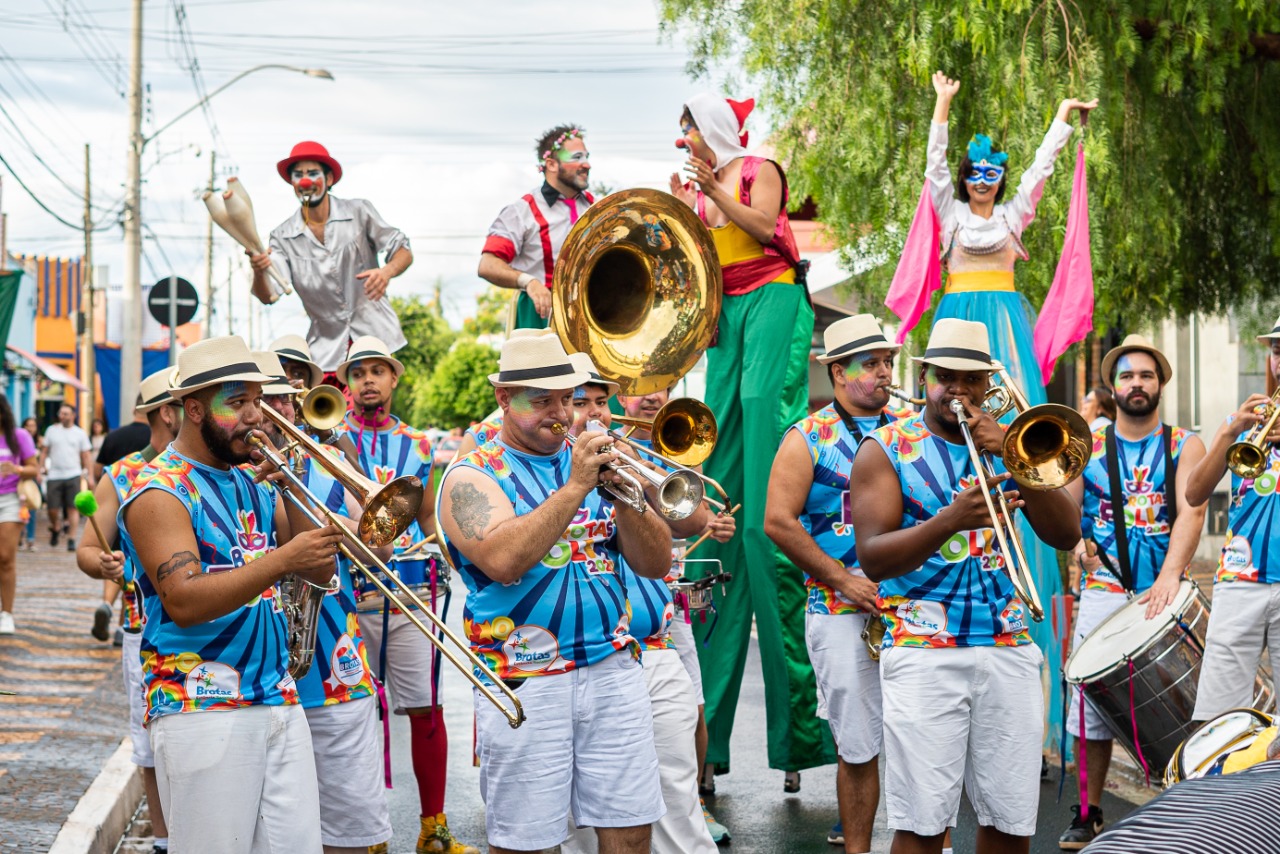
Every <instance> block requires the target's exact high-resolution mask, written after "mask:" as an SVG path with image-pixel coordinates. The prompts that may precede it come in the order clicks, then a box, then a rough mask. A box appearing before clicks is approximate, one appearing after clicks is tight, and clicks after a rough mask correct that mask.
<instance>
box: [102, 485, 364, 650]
mask: <svg viewBox="0 0 1280 854" xmlns="http://www.w3.org/2000/svg"><path fill="white" fill-rule="evenodd" d="M124 523H125V526H126V527H127V528H128V529H129V532H130V534H131V535H132V538H133V542H134V545H135V546H137V549H138V560H139V562H140V563H141V564H142V568H143V569H144V570H145V571H146V573H147V577H148V578H149V579H150V580H151V584H152V586H154V587H155V589H156V590H157V591H158V592H159V594H160V599H161V601H162V602H163V603H164V609H165V611H166V612H167V613H168V615H169V617H170V618H171V619H172V620H173V621H174V622H175V623H177V624H178V625H179V626H180V627H182V628H189V627H191V626H195V625H199V624H200V623H207V622H209V621H211V620H216V619H217V618H219V617H222V616H224V615H226V614H230V613H231V612H232V611H234V610H235V609H237V608H239V607H241V606H243V605H247V604H248V603H249V602H252V601H253V600H254V599H255V598H256V597H258V596H260V595H261V594H262V591H264V590H266V589H267V588H268V587H271V586H272V585H273V584H275V583H276V582H277V581H279V580H280V579H281V578H282V577H283V576H284V575H285V573H287V572H300V573H309V574H310V577H311V578H312V580H314V581H316V582H317V583H323V581H324V580H325V579H326V578H327V576H325V577H324V578H322V577H321V576H322V575H324V573H325V570H326V568H327V570H328V574H329V575H332V573H333V568H334V562H333V555H334V544H335V543H336V542H337V541H338V539H339V537H340V536H341V535H340V533H339V532H338V529H337V528H334V527H332V526H328V527H325V528H321V529H318V530H310V531H304V532H302V533H299V534H295V535H294V536H293V538H292V539H291V540H289V542H288V543H287V544H285V545H284V546H282V547H280V548H278V549H276V550H275V551H272V552H268V553H267V554H265V555H263V556H262V557H260V558H258V559H257V560H251V561H249V562H248V563H246V564H245V565H244V566H240V567H236V568H235V569H231V570H227V571H225V572H216V573H212V574H210V573H207V572H205V568H204V567H203V566H201V564H200V558H199V557H198V555H199V554H200V547H199V545H198V544H197V543H196V536H195V531H194V530H193V529H192V527H191V516H190V515H189V514H188V513H187V509H186V508H185V507H183V506H182V502H180V501H179V500H178V499H177V498H175V497H174V496H172V495H170V494H169V493H167V492H165V491H164V490H161V489H149V490H147V491H146V492H144V493H143V494H141V495H139V496H138V497H137V498H136V499H134V501H133V502H132V503H131V504H129V505H128V507H126V508H125V517H124Z"/></svg>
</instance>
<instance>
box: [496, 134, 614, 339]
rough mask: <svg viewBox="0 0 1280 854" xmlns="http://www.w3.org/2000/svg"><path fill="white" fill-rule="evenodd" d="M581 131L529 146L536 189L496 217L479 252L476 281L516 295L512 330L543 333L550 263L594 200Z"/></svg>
mask: <svg viewBox="0 0 1280 854" xmlns="http://www.w3.org/2000/svg"><path fill="white" fill-rule="evenodd" d="M585 134H586V131H584V130H583V129H582V128H581V127H580V126H578V125H556V126H555V127H553V128H551V129H550V130H548V131H546V132H544V133H543V134H542V135H541V136H539V137H538V139H537V141H536V142H535V144H534V150H535V151H536V152H537V158H538V171H539V172H541V173H542V178H543V180H542V186H541V187H538V188H537V189H535V190H533V191H531V192H528V193H525V194H524V195H523V196H521V197H520V199H519V201H515V202H512V203H511V204H509V205H507V206H506V207H505V208H503V209H502V210H501V211H500V212H499V213H498V218H497V219H495V220H494V221H493V224H492V225H490V226H489V235H488V237H486V238H485V241H484V249H482V250H481V252H480V267H479V269H478V270H477V271H476V272H477V275H479V276H480V278H482V279H484V280H485V281H487V282H490V283H491V284H494V285H497V286H498V287H500V288H514V289H515V290H518V291H520V294H519V296H518V297H517V300H516V312H515V324H514V328H516V329H530V328H533V329H545V328H546V326H547V322H548V318H550V317H551V285H552V277H553V275H554V272H555V265H556V258H558V257H559V256H560V247H561V245H562V244H563V243H564V238H565V235H567V234H568V233H569V229H570V228H572V227H573V224H574V223H575V222H577V221H578V217H580V216H582V213H583V211H585V210H586V209H587V207H588V206H590V205H591V203H592V202H594V201H595V198H594V197H593V196H592V195H591V194H590V193H588V192H587V181H588V179H589V178H590V177H591V158H590V155H589V154H588V153H587V143H586V140H585Z"/></svg>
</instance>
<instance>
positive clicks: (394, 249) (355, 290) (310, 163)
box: [250, 142, 413, 372]
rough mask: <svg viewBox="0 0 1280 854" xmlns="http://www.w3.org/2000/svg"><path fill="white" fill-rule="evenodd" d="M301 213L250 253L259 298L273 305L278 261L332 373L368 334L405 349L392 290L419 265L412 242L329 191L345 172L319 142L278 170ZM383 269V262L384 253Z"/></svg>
mask: <svg viewBox="0 0 1280 854" xmlns="http://www.w3.org/2000/svg"><path fill="white" fill-rule="evenodd" d="M276 171H277V172H279V173H280V177H281V178H283V179H284V180H285V181H287V182H288V183H289V184H290V185H291V186H292V187H293V192H294V195H295V196H296V197H297V198H298V201H299V203H300V207H299V209H298V211H297V212H296V213H294V214H293V216H291V217H289V218H288V219H287V220H285V221H284V222H283V223H281V224H280V225H279V226H277V227H276V228H275V229H274V230H273V231H272V232H271V240H270V248H269V249H268V250H267V252H266V253H264V254H261V255H252V254H250V263H251V264H252V266H253V294H254V296H256V297H257V298H258V299H259V300H261V301H262V302H263V303H269V302H270V300H271V296H272V293H271V287H270V283H269V282H268V281H267V269H268V268H269V267H270V266H271V262H272V261H273V260H274V261H275V262H276V264H277V266H279V267H281V268H282V269H284V271H285V272H286V273H287V274H288V278H289V279H290V280H292V282H293V286H294V288H295V289H296V290H297V292H298V296H299V297H301V298H302V306H303V308H305V309H306V311H307V315H308V316H309V317H310V318H311V328H310V329H309V330H308V331H307V342H308V343H309V344H310V345H311V353H312V355H313V358H314V359H315V361H316V362H317V363H318V364H319V365H320V367H321V368H322V369H324V370H325V371H326V372H331V371H333V370H334V369H335V368H336V367H337V366H338V363H339V362H341V361H342V359H343V356H344V355H345V354H346V352H347V346H348V345H349V344H350V343H351V341H352V340H353V339H355V338H358V337H360V336H361V335H376V336H377V337H378V338H381V339H382V340H383V341H385V342H386V343H387V345H388V346H389V347H390V348H391V351H392V352H394V351H396V350H399V349H400V348H401V347H403V346H404V345H405V337H404V333H403V332H402V331H401V330H400V320H399V318H397V317H396V313H395V311H394V310H393V309H392V308H391V303H390V301H388V300H387V285H388V284H389V283H390V281H391V280H392V279H394V278H395V277H396V276H399V275H400V274H401V273H403V272H404V271H405V270H407V269H408V268H409V265H410V264H412V263H413V253H412V252H411V251H410V249H409V238H407V237H405V235H404V232H402V231H400V229H398V228H395V227H394V226H391V225H388V224H387V222H386V221H385V220H383V219H382V217H381V216H380V215H379V214H378V212H377V210H375V209H374V207H373V205H372V204H370V203H369V202H368V201H366V200H364V199H339V198H335V197H334V196H332V195H331V194H330V192H329V191H330V189H331V188H332V187H333V186H334V185H335V184H337V183H338V182H339V181H340V180H342V166H341V164H339V163H338V161H337V160H334V159H333V158H332V157H330V156H329V152H328V151H326V150H325V147H324V146H323V145H320V144H319V143H317V142H300V143H298V144H297V145H295V146H294V147H293V151H291V152H290V153H289V156H288V157H286V158H285V159H283V160H281V161H280V162H279V163H278V164H276ZM379 254H381V255H382V256H383V263H382V264H381V265H379V264H378V255H379Z"/></svg>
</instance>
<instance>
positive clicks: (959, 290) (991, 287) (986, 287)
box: [945, 270, 1014, 294]
mask: <svg viewBox="0 0 1280 854" xmlns="http://www.w3.org/2000/svg"><path fill="white" fill-rule="evenodd" d="M1012 290H1014V287H1013V271H1012V270H971V271H969V272H965V273H952V274H950V275H949V276H947V288H946V291H945V293H949V294H965V293H973V292H975V291H1012Z"/></svg>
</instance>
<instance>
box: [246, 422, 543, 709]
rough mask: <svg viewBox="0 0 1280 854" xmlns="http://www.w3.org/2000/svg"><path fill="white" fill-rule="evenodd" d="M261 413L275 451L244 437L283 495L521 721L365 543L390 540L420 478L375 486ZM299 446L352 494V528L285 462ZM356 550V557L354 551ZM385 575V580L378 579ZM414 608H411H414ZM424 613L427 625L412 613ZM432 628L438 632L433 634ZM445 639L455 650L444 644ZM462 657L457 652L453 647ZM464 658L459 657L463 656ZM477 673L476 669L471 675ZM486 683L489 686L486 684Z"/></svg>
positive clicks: (493, 678) (416, 494)
mask: <svg viewBox="0 0 1280 854" xmlns="http://www.w3.org/2000/svg"><path fill="white" fill-rule="evenodd" d="M262 413H263V417H265V418H267V419H268V420H270V421H271V422H272V423H274V424H275V425H276V427H278V428H279V429H280V432H281V433H282V434H283V435H284V436H285V438H286V439H287V440H288V444H287V445H286V447H285V448H283V449H281V450H279V451H277V450H276V449H275V448H273V447H271V445H270V444H269V443H267V442H265V441H263V439H262V438H261V437H259V436H257V435H256V434H251V435H250V436H249V443H250V444H251V445H253V446H254V447H256V448H257V449H258V450H259V451H260V452H261V453H262V455H263V456H264V457H265V458H266V459H267V460H268V461H269V462H271V464H272V465H274V466H275V467H276V468H278V469H279V470H280V472H281V473H282V474H283V475H284V477H285V482H284V483H282V484H277V486H278V487H279V489H280V490H281V492H282V493H283V495H284V496H285V498H287V499H288V500H289V501H291V502H292V503H293V505H294V506H295V507H297V508H298V509H299V510H300V511H302V513H303V515H305V516H306V517H307V518H308V519H309V520H310V521H311V522H312V524H314V525H316V527H323V526H324V525H326V524H332V525H335V526H337V527H338V529H339V530H341V531H342V532H343V534H344V539H343V541H342V542H341V543H339V545H338V549H339V551H340V552H341V553H342V554H343V555H344V556H345V557H346V558H347V559H348V560H349V561H351V566H352V568H353V569H355V570H357V571H359V572H360V573H362V574H363V575H364V576H365V578H366V579H368V581H369V583H370V584H372V585H373V586H374V587H375V588H377V590H378V591H379V592H380V593H381V594H382V595H383V596H385V597H387V602H388V603H389V604H390V606H391V607H393V608H398V609H399V610H400V611H402V612H403V613H404V615H405V616H406V617H407V618H408V619H409V621H410V622H411V623H413V624H414V626H416V627H417V628H418V630H419V631H421V632H422V633H423V634H424V635H426V636H427V639H428V640H429V641H431V643H432V644H433V645H434V646H435V647H436V649H437V650H439V652H440V654H441V655H442V656H444V657H445V658H446V659H448V661H449V663H450V664H452V665H453V666H454V667H456V668H458V670H460V671H462V674H463V676H465V677H466V678H467V680H468V681H470V682H471V684H472V685H474V686H475V687H476V690H477V691H479V692H480V693H481V694H482V695H483V696H484V698H485V699H486V700H488V701H489V702H491V703H493V705H494V706H496V707H497V709H498V711H500V712H501V713H502V714H503V716H504V717H506V719H507V722H508V723H510V724H511V726H512V727H513V728H515V727H518V726H520V724H522V723H524V709H523V707H522V706H521V704H520V700H519V698H518V697H516V695H515V692H514V691H512V690H511V689H510V688H509V687H507V685H506V683H504V682H503V681H502V680H501V679H499V678H498V676H497V674H495V673H494V672H493V671H492V670H490V669H489V667H488V665H486V664H485V663H484V661H483V660H482V659H481V658H480V657H479V656H477V655H476V654H475V653H474V652H472V651H471V648H470V647H469V646H468V645H467V644H466V643H464V642H463V641H462V640H461V639H459V638H458V636H457V635H456V634H454V633H453V631H452V630H451V629H450V628H449V627H448V626H446V625H445V624H444V621H443V620H441V619H440V618H439V617H437V616H436V615H435V612H433V611H432V610H431V608H430V607H429V606H428V605H427V604H426V603H425V602H423V601H422V599H420V598H419V597H418V595H417V594H416V593H414V592H413V590H412V589H410V588H409V587H408V585H406V584H405V583H404V582H403V581H401V580H400V578H399V577H398V576H397V575H396V574H395V573H394V572H393V571H392V570H391V569H390V568H389V567H388V566H387V565H386V563H384V562H383V561H382V560H381V559H380V558H379V557H378V556H377V554H376V553H374V551H373V548H371V546H383V545H387V544H388V543H390V542H391V541H392V540H394V539H395V538H396V537H397V536H399V535H400V534H401V533H403V532H404V530H405V529H406V528H408V527H409V525H410V524H412V522H413V521H414V520H415V519H416V518H417V516H418V508H419V506H420V505H421V503H422V500H423V487H422V481H420V480H419V479H418V478H416V477H412V476H409V477H400V478H396V479H395V480H393V481H392V482H391V483H389V484H386V485H385V486H379V485H378V484H376V483H374V482H373V481H371V480H369V479H368V478H364V477H362V476H359V475H356V474H355V472H353V471H351V469H350V467H349V466H348V465H347V464H346V463H344V462H341V461H339V460H336V459H334V458H333V457H331V456H330V455H329V454H326V453H325V452H324V449H323V448H322V447H321V446H320V445H319V443H318V442H316V441H315V440H314V439H312V438H311V437H310V436H308V435H307V434H306V433H304V432H303V431H301V430H299V429H298V428H297V427H296V426H294V425H293V424H292V423H290V422H289V421H287V420H285V418H284V417H283V416H282V415H280V414H279V413H278V412H276V411H275V410H274V409H272V408H271V407H269V406H264V407H262ZM298 449H301V450H305V451H306V453H308V454H310V455H311V458H312V459H313V460H315V462H316V464H317V465H319V466H321V467H322V468H324V469H325V470H326V471H327V472H328V473H329V474H330V475H331V476H332V477H334V478H335V479H336V480H337V481H338V482H339V483H341V484H342V485H343V486H344V487H346V488H347V490H348V491H349V492H351V493H352V494H353V495H354V496H355V497H356V499H357V501H358V503H359V504H360V506H361V507H362V508H363V509H364V512H363V513H362V514H361V516H360V520H359V524H358V532H359V533H358V534H355V533H353V532H352V531H351V529H350V528H348V527H346V525H344V524H343V522H342V519H341V517H339V516H338V514H336V513H334V512H333V511H332V510H330V509H329V508H328V507H327V506H326V505H325V503H324V502H323V501H321V500H320V499H319V498H317V497H316V496H315V495H314V494H312V493H311V491H310V490H308V489H307V487H306V485H305V484H304V483H303V482H302V479H301V478H300V477H298V476H297V475H296V474H294V472H293V471H292V470H290V469H289V468H288V465H287V462H286V460H287V456H288V453H289V452H290V451H291V450H298ZM357 555H359V557H357ZM384 579H385V580H384ZM388 581H390V582H391V583H392V584H394V585H395V586H396V587H398V588H400V591H401V594H403V598H401V596H397V594H396V593H395V592H393V591H392V590H391V588H390V587H389V586H388V584H387V582H388ZM415 609H416V610H415ZM419 614H421V615H423V616H425V617H426V618H427V620H428V622H430V623H431V626H432V628H428V626H427V624H426V623H424V622H423V621H422V619H421V618H420V617H419V616H418V615H419ZM436 631H438V632H439V633H440V636H437V635H436ZM446 641H448V643H449V644H451V645H452V646H453V647H456V651H455V650H454V649H451V648H450V646H449V645H447V644H446ZM459 652H460V653H461V656H462V658H459V656H458V653H459ZM463 659H465V663H464V661H463ZM477 674H479V675H477ZM491 686H492V687H491ZM492 688H497V689H498V690H499V691H501V692H502V693H503V694H504V695H505V696H506V698H507V699H508V700H509V701H510V702H511V706H512V707H511V708H507V706H505V705H504V704H503V702H502V701H501V700H500V699H499V698H498V696H497V695H496V694H494V692H493V690H492Z"/></svg>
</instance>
